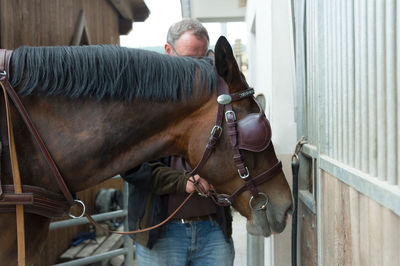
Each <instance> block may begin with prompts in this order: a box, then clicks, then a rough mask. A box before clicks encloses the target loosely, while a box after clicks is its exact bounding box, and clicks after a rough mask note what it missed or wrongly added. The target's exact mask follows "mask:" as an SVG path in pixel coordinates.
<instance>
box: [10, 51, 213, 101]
mask: <svg viewBox="0 0 400 266" xmlns="http://www.w3.org/2000/svg"><path fill="white" fill-rule="evenodd" d="M10 68H11V69H10V72H11V73H10V79H11V81H10V82H11V84H12V85H13V86H14V87H18V86H19V88H20V89H19V91H18V93H19V94H21V95H29V94H32V93H35V92H36V93H40V94H44V95H63V96H68V97H72V98H75V97H82V96H89V97H95V98H97V99H102V98H104V97H112V98H120V99H126V100H132V99H150V100H157V101H176V100H178V99H181V98H182V94H183V97H184V98H185V99H186V98H189V97H190V96H191V94H192V88H193V84H194V81H195V79H196V80H200V81H201V82H204V84H207V87H208V89H207V92H208V93H210V92H211V91H212V90H215V89H216V74H215V71H214V67H213V65H212V63H211V61H210V60H209V59H208V58H203V59H194V58H188V57H173V56H169V55H163V54H159V53H156V52H150V51H146V50H141V49H130V48H124V47H119V46H111V45H98V46H66V47H62V46H57V47H21V48H18V49H16V50H15V51H14V52H13V55H12V57H11V63H10Z"/></svg>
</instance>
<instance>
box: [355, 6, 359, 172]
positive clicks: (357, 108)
mask: <svg viewBox="0 0 400 266" xmlns="http://www.w3.org/2000/svg"><path fill="white" fill-rule="evenodd" d="M360 1H361V0H355V5H354V36H355V40H354V48H355V49H354V61H355V118H354V124H355V137H354V140H355V143H354V150H355V157H354V166H355V168H357V169H360V168H361V158H360V156H359V155H360V154H361V110H360V109H361V108H360V106H361V82H360V80H361V55H360V49H361V38H360V35H361V33H360V32H361V29H360V24H361V14H360Z"/></svg>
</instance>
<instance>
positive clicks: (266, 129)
mask: <svg viewBox="0 0 400 266" xmlns="http://www.w3.org/2000/svg"><path fill="white" fill-rule="evenodd" d="M237 127H238V141H239V149H242V150H248V151H252V152H261V151H263V150H265V149H266V148H267V147H268V145H269V144H270V142H271V126H270V124H269V122H268V120H267V118H266V117H265V115H264V114H263V113H258V114H257V113H253V114H249V115H247V116H246V117H245V118H243V119H241V120H239V121H238V122H237Z"/></svg>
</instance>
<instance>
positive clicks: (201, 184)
mask: <svg viewBox="0 0 400 266" xmlns="http://www.w3.org/2000/svg"><path fill="white" fill-rule="evenodd" d="M193 178H194V180H195V181H197V182H198V185H197V189H198V190H199V192H201V193H202V194H204V195H207V194H208V191H209V190H210V187H211V185H210V184H208V182H207V181H206V180H205V179H203V178H201V177H200V176H199V175H194V176H193V177H192V176H191V177H189V180H188V181H187V183H186V192H187V193H192V192H193V191H196V188H195V185H194V184H193V182H192V181H193Z"/></svg>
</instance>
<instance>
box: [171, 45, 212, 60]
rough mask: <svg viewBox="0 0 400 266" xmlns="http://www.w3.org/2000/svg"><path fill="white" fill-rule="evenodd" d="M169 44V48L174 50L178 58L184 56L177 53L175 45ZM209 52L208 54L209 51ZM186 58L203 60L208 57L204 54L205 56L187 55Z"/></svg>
mask: <svg viewBox="0 0 400 266" xmlns="http://www.w3.org/2000/svg"><path fill="white" fill-rule="evenodd" d="M168 44H169V46H170V47H171V48H172V51H174V53H175V54H176V55H177V56H182V55H180V54H179V53H178V52H177V51H176V49H175V46H174V45H173V44H171V43H169V42H168ZM207 52H208V50H207ZM185 56H186V57H192V58H202V57H205V56H207V55H206V53H204V55H200V56H199V55H185Z"/></svg>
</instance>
